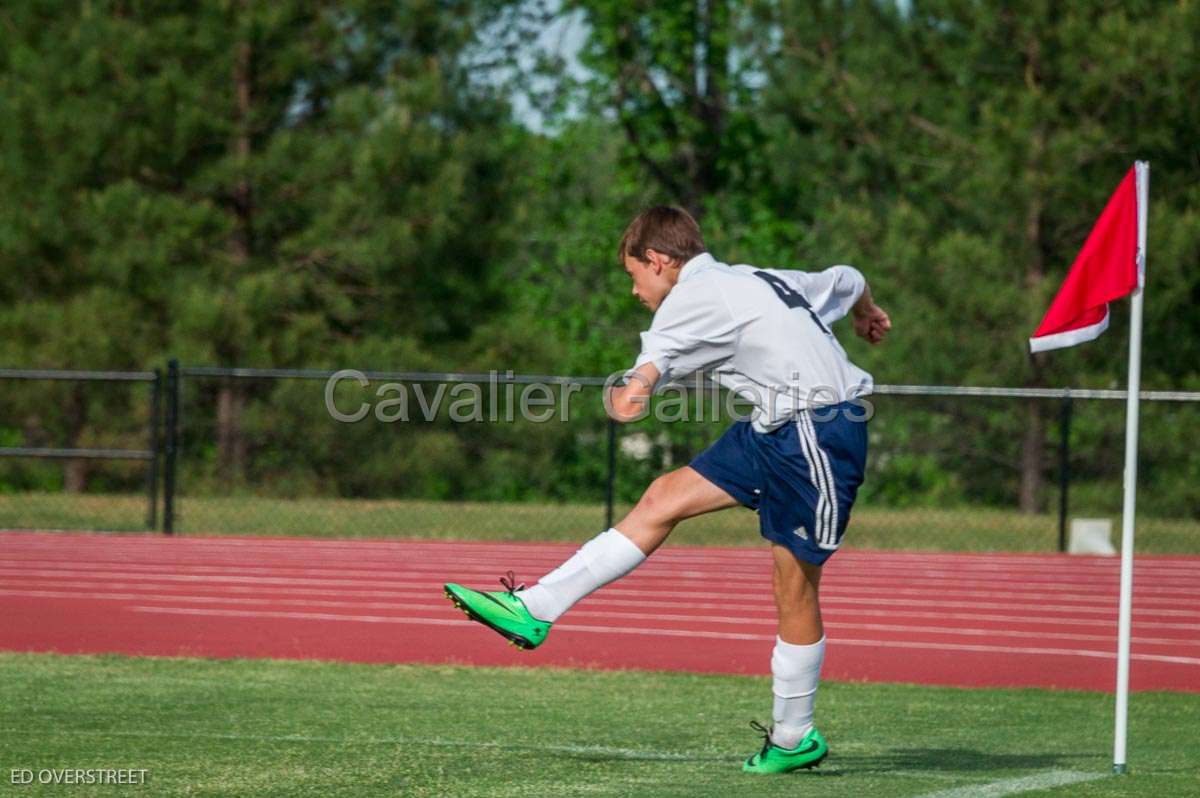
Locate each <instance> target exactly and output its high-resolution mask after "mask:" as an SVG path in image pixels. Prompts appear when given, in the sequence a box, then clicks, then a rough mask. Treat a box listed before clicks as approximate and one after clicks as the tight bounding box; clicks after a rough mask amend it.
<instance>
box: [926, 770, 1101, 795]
mask: <svg viewBox="0 0 1200 798" xmlns="http://www.w3.org/2000/svg"><path fill="white" fill-rule="evenodd" d="M1107 775H1108V774H1106V773H1081V772H1079V771H1076V770H1049V771H1046V772H1044V773H1035V774H1033V775H1032V776H1021V777H1018V778H1015V779H1002V780H1000V781H993V782H989V783H987V784H968V785H966V786H963V787H953V788H951V789H949V790H938V791H937V792H930V793H925V794H924V795H920V796H917V798H1003V797H1004V796H1006V795H1019V794H1021V793H1023V792H1033V791H1034V790H1050V789H1053V788H1055V787H1065V786H1067V785H1068V784H1080V783H1082V782H1085V781H1097V780H1099V779H1103V778H1105V777H1106V776H1107Z"/></svg>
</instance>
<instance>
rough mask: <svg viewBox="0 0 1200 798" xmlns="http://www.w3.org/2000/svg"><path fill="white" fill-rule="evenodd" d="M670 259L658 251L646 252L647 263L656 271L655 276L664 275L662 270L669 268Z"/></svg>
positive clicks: (649, 250) (650, 250) (648, 250)
mask: <svg viewBox="0 0 1200 798" xmlns="http://www.w3.org/2000/svg"><path fill="white" fill-rule="evenodd" d="M670 260H671V259H670V258H668V257H667V256H666V255H664V254H662V253H661V252H659V251H658V250H657V249H647V250H646V262H647V263H649V264H650V266H651V267H652V268H653V269H654V273H655V274H662V270H663V269H665V268H666V267H667V264H668V263H669V262H670Z"/></svg>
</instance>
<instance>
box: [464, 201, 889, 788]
mask: <svg viewBox="0 0 1200 798" xmlns="http://www.w3.org/2000/svg"><path fill="white" fill-rule="evenodd" d="M618 257H619V259H620V261H621V263H622V265H623V266H624V268H625V271H626V272H627V273H628V274H629V277H630V279H631V280H632V281H633V295H634V296H635V297H637V298H638V300H639V301H641V303H642V304H643V305H645V306H646V307H647V308H649V309H650V310H651V311H653V312H654V319H653V321H652V322H651V324H650V329H649V330H648V331H646V332H644V333H642V352H641V354H640V355H639V356H638V359H637V361H636V363H635V364H634V366H633V369H632V370H631V371H630V372H629V373H628V374H626V379H625V382H624V384H623V385H621V386H615V387H613V388H611V389H609V391H608V393H607V395H606V396H605V406H606V408H607V410H608V413H609V415H610V416H611V417H612V418H614V419H616V420H617V421H631V420H636V419H638V418H641V417H642V416H643V415H644V413H645V410H646V405H647V402H648V401H649V397H650V395H651V394H652V393H653V391H654V390H655V388H657V387H658V386H661V385H662V384H664V383H665V382H668V381H671V380H674V379H676V378H681V377H684V376H686V375H688V374H692V373H695V372H698V371H708V372H712V374H713V376H714V378H715V379H716V380H717V381H718V382H719V383H720V384H721V385H722V386H724V387H725V388H727V389H729V390H731V391H733V392H735V393H736V394H738V395H739V396H740V397H741V398H742V399H743V400H745V401H747V402H749V403H750V404H751V405H753V412H752V413H751V414H750V416H751V417H750V419H748V420H742V421H736V422H734V423H733V424H732V425H731V426H730V427H729V429H728V430H727V431H726V432H725V433H724V434H723V435H722V436H721V437H720V438H719V439H718V440H717V441H716V442H715V443H714V444H713V445H712V446H710V447H709V448H708V449H706V450H705V451H704V452H702V453H701V454H700V455H699V456H698V457H696V459H695V460H693V461H692V462H691V464H690V465H687V466H684V467H683V468H680V469H677V470H675V471H672V472H670V473H667V474H664V475H663V476H661V477H659V478H658V479H656V480H654V482H652V483H651V485H650V487H649V488H648V489H647V490H646V492H645V493H644V494H643V495H642V498H641V500H640V501H639V502H638V503H637V506H636V507H634V508H633V510H632V511H631V512H630V513H629V515H627V516H625V518H624V519H622V520H621V522H620V523H618V524H617V525H616V527H614V528H612V529H609V530H607V531H605V532H603V533H601V534H600V535H598V536H597V537H595V538H593V539H592V540H590V541H588V542H587V543H585V544H584V545H583V547H582V548H580V549H579V550H578V551H577V552H576V553H575V554H574V555H573V556H572V557H571V558H570V559H568V560H567V561H566V562H564V563H563V564H562V565H560V566H559V567H558V568H556V569H554V570H553V571H551V572H550V573H548V574H546V575H545V576H543V577H542V578H541V580H540V581H539V582H538V583H537V584H536V585H534V586H533V587H530V588H528V589H524V586H518V585H516V584H515V581H514V580H513V578H512V576H511V573H510V575H509V578H508V579H507V580H505V579H501V582H502V583H503V584H504V586H505V587H506V588H507V590H504V591H495V592H487V593H484V592H479V591H475V590H471V589H469V588H466V587H463V586H461V585H456V584H448V585H446V595H447V596H448V597H449V598H450V599H451V601H453V602H454V604H455V605H457V606H458V607H459V608H460V609H462V610H463V611H465V612H466V613H467V615H468V616H469V617H470V618H472V619H474V620H476V621H479V622H481V623H483V624H485V625H487V626H489V627H491V628H492V629H494V630H495V631H497V632H499V633H500V634H501V635H503V636H504V637H506V638H508V639H509V640H510V641H511V642H512V643H514V644H515V645H517V646H518V647H520V648H525V649H531V648H536V647H537V646H539V645H541V644H542V642H543V641H544V640H545V639H546V635H547V634H548V633H549V631H550V629H551V627H552V625H553V624H554V623H555V622H556V621H557V620H558V619H559V618H560V617H561V616H562V615H563V613H565V612H566V611H567V610H569V609H570V608H571V606H572V605H574V604H575V603H576V602H577V601H579V600H580V599H582V598H584V597H585V596H587V595H589V594H590V593H592V592H593V591H595V590H597V589H599V588H601V587H603V586H604V585H607V584H608V583H610V582H612V581H614V580H616V579H619V578H620V577H622V576H624V575H625V574H627V573H629V572H630V571H632V570H633V569H634V568H636V567H637V566H638V565H640V564H641V563H642V561H643V560H645V559H646V557H648V556H649V555H650V554H652V553H653V552H654V550H655V549H657V548H658V547H659V546H660V545H662V542H663V541H664V540H666V538H667V536H668V535H669V534H671V530H672V529H674V528H675V525H676V524H678V523H679V522H680V521H682V520H684V519H685V518H691V517H693V516H697V515H701V514H703V513H710V512H713V511H716V510H722V509H725V508H727V507H735V506H737V505H739V504H740V505H744V506H746V507H749V508H751V509H753V510H756V511H757V512H758V516H759V530H760V532H761V534H762V536H763V537H765V538H766V539H767V540H768V541H769V542H770V543H771V554H772V556H773V558H774V566H775V567H774V580H773V581H774V592H775V603H776V607H777V609H778V618H779V625H778V635H777V637H776V640H775V649H774V651H773V653H772V655H771V673H772V675H773V677H774V682H773V692H774V696H775V700H774V707H773V710H774V711H773V719H774V723H773V725H772V727H771V728H770V729H766V728H764V727H762V726H759V725H758V724H752V725H754V726H755V728H757V729H758V730H759V731H761V732H763V734H764V741H763V746H762V749H761V750H760V751H758V752H757V753H755V754H753V755H752V756H750V758H749V759H747V760H746V761H745V763H744V765H743V766H742V767H743V770H745V771H748V772H752V773H783V772H787V771H791V770H796V769H798V768H810V767H813V766H815V765H817V764H818V763H819V762H820V761H821V760H822V759H824V758H825V756H826V754H827V753H828V751H829V746H828V744H827V743H826V742H825V739H824V738H823V737H822V736H821V734H820V732H818V731H817V729H816V727H815V726H813V703H814V700H815V698H816V692H817V683H818V680H819V677H820V672H821V662H822V660H823V659H824V654H825V633H824V628H823V626H822V623H821V610H820V604H819V602H818V588H819V586H820V581H821V566H822V564H823V563H824V562H825V561H826V560H827V559H829V557H830V556H831V555H832V554H833V553H834V552H835V551H836V550H837V548H838V546H839V545H840V544H841V541H842V534H843V532H844V531H845V529H846V523H847V521H848V520H849V517H850V508H851V507H852V506H853V504H854V497H855V494H856V493H857V490H858V486H859V485H860V484H861V483H862V480H863V470H864V467H865V463H866V454H867V424H866V422H867V418H868V413H867V412H866V410H865V407H864V406H863V404H862V403H861V402H860V401H857V399H858V397H860V396H862V395H864V394H867V393H870V391H871V387H872V381H871V376H870V375H869V374H867V373H866V372H865V371H863V370H861V369H859V368H857V367H856V366H855V365H854V364H852V363H851V362H850V361H849V359H848V358H847V357H846V353H845V350H843V349H842V347H841V345H840V344H839V343H838V341H837V339H836V338H835V337H834V335H833V332H832V330H831V329H830V328H831V325H833V323H834V322H836V321H837V320H838V319H841V318H842V317H844V316H846V315H848V314H849V315H851V316H852V318H853V325H854V331H855V332H856V333H857V334H858V335H860V336H861V337H863V338H865V339H866V340H867V341H869V342H871V343H872V344H878V343H879V342H880V341H882V340H883V338H884V336H885V335H886V333H887V332H888V330H890V329H891V321H890V320H889V319H888V315H887V314H886V313H885V312H884V311H883V310H882V309H881V308H880V307H879V306H878V305H876V304H875V302H874V301H873V300H872V298H871V292H870V289H868V287H867V284H866V281H865V280H864V279H863V276H862V275H861V274H860V273H859V272H858V271H856V270H855V269H853V268H851V267H849V266H833V267H832V268H829V269H826V270H824V271H821V272H813V273H806V272H802V271H792V270H775V269H756V268H754V267H752V266H744V265H739V266H730V265H727V264H724V263H721V262H719V261H717V260H716V259H714V258H713V256H712V255H710V254H709V253H708V252H707V251H706V249H705V246H704V240H703V239H702V238H701V235H700V228H699V226H698V225H697V224H696V221H695V220H694V219H693V218H692V217H691V216H690V215H689V214H688V213H687V212H686V211H684V210H681V209H679V208H672V207H656V208H651V209H649V210H647V211H644V212H643V213H641V214H639V215H638V216H637V217H636V218H635V219H634V220H633V221H632V222H631V223H630V224H629V227H628V228H627V229H626V230H625V234H624V235H623V236H622V238H621V244H620V247H619V250H618Z"/></svg>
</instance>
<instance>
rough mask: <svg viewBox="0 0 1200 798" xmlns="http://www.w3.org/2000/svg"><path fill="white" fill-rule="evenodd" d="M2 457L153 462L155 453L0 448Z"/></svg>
mask: <svg viewBox="0 0 1200 798" xmlns="http://www.w3.org/2000/svg"><path fill="white" fill-rule="evenodd" d="M0 457H45V458H49V459H61V460H153V459H154V452H152V451H140V450H137V449H52V448H46V447H35V448H30V447H23V446H0Z"/></svg>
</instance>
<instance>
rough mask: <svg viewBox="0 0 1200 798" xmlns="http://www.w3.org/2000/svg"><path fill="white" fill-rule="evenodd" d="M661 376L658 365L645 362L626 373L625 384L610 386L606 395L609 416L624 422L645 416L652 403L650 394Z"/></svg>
mask: <svg viewBox="0 0 1200 798" xmlns="http://www.w3.org/2000/svg"><path fill="white" fill-rule="evenodd" d="M660 376H661V373H660V372H659V370H658V366H656V365H654V364H653V363H643V364H642V365H640V366H638V367H637V368H636V369H634V370H633V371H631V372H629V374H628V375H626V377H625V384H624V385H613V386H611V387H609V388H608V391H607V393H606V394H605V397H604V409H605V411H606V412H607V413H608V417H609V418H611V419H612V420H614V421H619V422H621V423H622V424H624V423H627V422H630V421H636V420H638V419H639V418H641V417H642V416H644V415H645V414H646V410H647V409H648V408H649V405H650V394H651V393H653V391H654V386H655V385H658V378H659V377H660Z"/></svg>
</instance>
